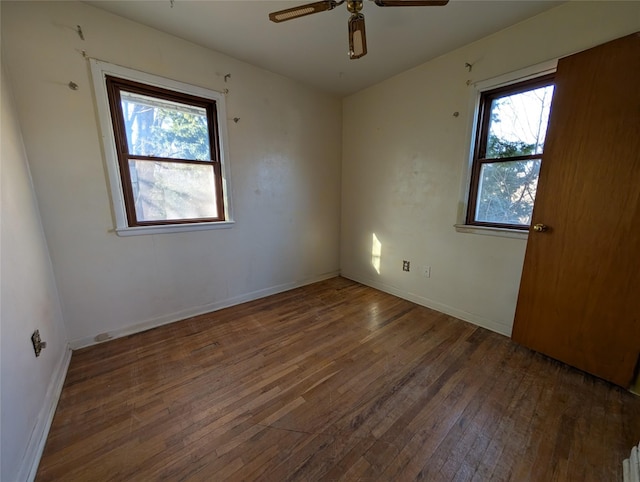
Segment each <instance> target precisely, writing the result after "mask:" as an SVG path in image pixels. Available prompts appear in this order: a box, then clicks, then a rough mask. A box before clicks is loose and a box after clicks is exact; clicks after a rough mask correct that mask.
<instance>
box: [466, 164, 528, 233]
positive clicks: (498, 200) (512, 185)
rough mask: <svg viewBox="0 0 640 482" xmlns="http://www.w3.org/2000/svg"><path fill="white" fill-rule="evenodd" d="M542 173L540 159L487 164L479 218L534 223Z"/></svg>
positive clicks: (482, 174) (480, 189)
mask: <svg viewBox="0 0 640 482" xmlns="http://www.w3.org/2000/svg"><path fill="white" fill-rule="evenodd" d="M539 172H540V159H534V160H529V161H505V162H494V163H485V164H483V165H482V167H481V169H480V184H479V186H478V199H477V203H476V221H480V222H485V223H504V224H522V225H528V224H530V222H531V212H532V211H533V201H534V199H535V197H536V188H537V186H538V173H539Z"/></svg>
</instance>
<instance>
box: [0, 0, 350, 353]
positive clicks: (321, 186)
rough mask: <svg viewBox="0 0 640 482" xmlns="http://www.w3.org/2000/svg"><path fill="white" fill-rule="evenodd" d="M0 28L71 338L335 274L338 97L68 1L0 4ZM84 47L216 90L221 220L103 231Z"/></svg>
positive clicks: (105, 212)
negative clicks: (225, 194) (156, 230)
mask: <svg viewBox="0 0 640 482" xmlns="http://www.w3.org/2000/svg"><path fill="white" fill-rule="evenodd" d="M76 25H81V26H82V30H83V32H84V35H85V38H86V40H85V41H82V40H81V39H80V38H79V36H78V35H77V34H76V32H75V28H76ZM2 40H3V44H4V46H5V50H6V51H5V59H6V62H7V65H8V67H9V75H10V76H11V78H12V80H13V84H14V86H15V87H14V88H15V96H16V101H17V109H18V112H19V116H20V121H21V124H22V128H23V135H24V139H25V145H26V147H27V153H28V155H29V161H30V165H31V170H32V174H33V180H34V184H35V189H36V192H37V193H38V198H39V201H40V209H41V213H42V221H43V226H44V231H45V233H46V235H47V239H48V241H49V247H50V251H51V258H52V262H53V267H54V273H55V275H56V280H57V283H58V288H59V291H60V296H61V299H62V301H63V307H64V316H65V322H66V325H67V329H68V333H69V338H70V339H71V340H72V344H73V345H74V346H79V345H83V344H87V343H92V342H93V337H95V336H96V335H98V334H101V333H109V334H111V335H113V336H117V335H119V334H123V333H127V332H129V331H131V330H136V329H140V328H143V327H147V326H152V325H154V324H158V323H162V322H167V321H173V320H176V319H180V318H184V317H187V316H190V315H192V314H195V313H199V312H206V311H210V310H212V309H215V308H218V307H221V306H225V305H228V304H232V303H237V302H241V301H243V300H246V299H249V298H252V297H257V296H260V295H265V294H268V293H271V292H275V291H278V290H282V289H286V288H289V287H292V286H295V285H298V284H302V283H306V282H310V281H313V280H317V279H321V278H323V277H327V276H331V275H334V274H336V273H337V271H338V269H339V231H340V221H339V217H340V175H341V170H340V163H341V133H342V126H341V115H342V113H341V104H340V100H339V99H337V98H334V97H330V96H328V95H326V94H322V93H319V92H316V91H314V90H312V89H310V88H307V87H304V86H302V85H300V84H298V83H296V82H294V81H291V80H288V79H286V78H284V77H281V76H278V75H275V74H272V73H270V72H267V71H264V70H261V69H258V68H256V67H253V66H250V65H248V64H245V63H242V62H240V61H237V60H234V59H232V58H229V57H227V56H224V55H222V54H219V53H216V52H213V51H211V50H208V49H205V48H202V47H199V46H196V45H194V44H191V43H189V42H186V41H184V40H181V39H178V38H176V37H173V36H171V35H168V34H165V33H162V32H159V31H156V30H153V29H150V28H147V27H144V26H142V25H140V24H136V23H134V22H131V21H128V20H125V19H123V18H120V17H117V16H114V15H112V14H109V13H106V12H104V11H102V10H99V9H96V8H94V7H92V6H89V5H86V4H82V3H79V2H15V3H14V2H2ZM81 50H85V51H86V53H87V55H88V56H91V57H94V58H98V59H100V60H104V61H107V62H111V63H115V64H119V65H123V66H125V67H130V68H133V69H137V70H141V71H144V72H148V73H152V74H155V75H160V76H164V77H168V78H171V79H175V80H179V81H182V82H187V83H191V84H194V85H198V86H202V87H206V88H209V89H213V90H219V91H220V90H223V89H225V88H228V89H229V94H228V96H227V113H228V115H229V117H231V118H233V117H239V118H240V121H239V122H238V123H234V122H233V121H230V122H229V137H230V139H229V152H230V164H229V167H230V169H231V185H232V192H231V195H232V197H233V208H234V215H235V219H236V225H235V226H234V227H233V228H231V229H223V230H214V231H199V232H188V233H177V234H161V235H146V236H135V237H128V238H122V237H118V236H117V235H116V234H114V233H113V232H112V229H113V227H114V221H113V218H112V213H111V207H110V202H109V195H108V186H107V178H106V174H105V173H106V171H105V164H104V161H103V155H102V150H101V146H100V141H99V139H100V137H99V132H98V124H97V116H96V111H95V106H94V99H93V92H92V86H91V78H90V71H89V66H88V62H87V60H85V59H84V58H83V57H82V55H81ZM227 73H229V74H231V78H230V79H229V80H228V82H226V83H225V81H224V75H225V74H227ZM69 81H74V82H76V83H77V84H78V85H79V90H77V91H72V90H70V89H69V88H68V87H67V84H68V82H69Z"/></svg>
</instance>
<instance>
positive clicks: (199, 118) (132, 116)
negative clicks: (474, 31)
mask: <svg viewBox="0 0 640 482" xmlns="http://www.w3.org/2000/svg"><path fill="white" fill-rule="evenodd" d="M120 98H121V100H122V113H123V115H124V124H125V129H126V133H127V145H128V146H129V154H133V155H137V156H152V157H169V158H174V159H197V160H210V159H211V152H210V149H209V131H208V128H207V111H206V109H204V108H202V107H195V106H191V105H188V104H181V103H178V102H171V101H169V100H164V99H159V98H156V97H150V96H146V95H141V94H134V93H131V92H125V91H120Z"/></svg>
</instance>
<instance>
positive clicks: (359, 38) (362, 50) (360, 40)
mask: <svg viewBox="0 0 640 482" xmlns="http://www.w3.org/2000/svg"><path fill="white" fill-rule="evenodd" d="M366 54H367V37H366V35H365V32H364V15H362V14H361V13H354V14H353V15H351V18H349V58H351V59H359V58H360V57H364V56H365V55H366Z"/></svg>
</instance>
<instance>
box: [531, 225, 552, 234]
mask: <svg viewBox="0 0 640 482" xmlns="http://www.w3.org/2000/svg"><path fill="white" fill-rule="evenodd" d="M533 230H534V231H535V232H536V233H543V232H545V231H548V230H549V226H547V225H546V224H534V226H533Z"/></svg>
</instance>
